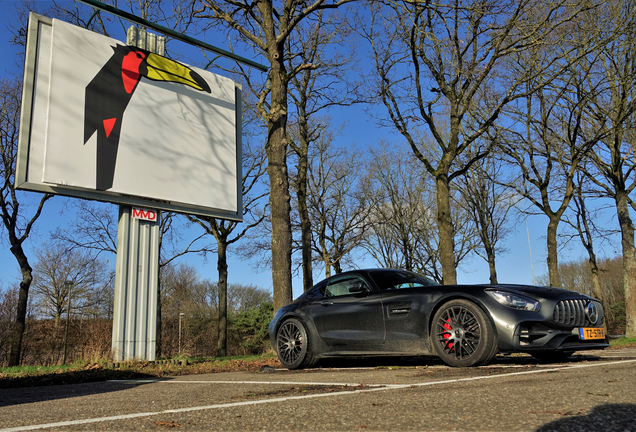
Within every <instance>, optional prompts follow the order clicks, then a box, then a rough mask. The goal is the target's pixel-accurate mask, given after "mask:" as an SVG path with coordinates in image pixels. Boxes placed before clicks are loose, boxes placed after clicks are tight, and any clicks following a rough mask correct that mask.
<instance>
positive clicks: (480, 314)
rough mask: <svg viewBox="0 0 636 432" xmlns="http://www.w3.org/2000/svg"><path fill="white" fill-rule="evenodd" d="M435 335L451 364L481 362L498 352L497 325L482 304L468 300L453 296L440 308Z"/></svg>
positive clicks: (440, 353)
mask: <svg viewBox="0 0 636 432" xmlns="http://www.w3.org/2000/svg"><path fill="white" fill-rule="evenodd" d="M431 339H432V343H433V347H434V349H435V352H436V353H437V355H438V356H439V357H440V358H441V359H442V360H443V361H444V363H446V364H448V365H450V366H456V367H468V366H479V365H482V364H486V363H488V362H490V361H491V360H492V358H493V357H494V356H495V354H496V353H497V337H496V335H495V330H494V328H493V325H492V324H491V322H490V320H489V319H488V317H487V316H486V314H485V313H484V311H483V310H482V309H481V308H480V307H479V306H477V305H476V304H474V303H472V302H470V301H467V300H452V301H450V302H448V303H446V304H444V305H443V306H442V307H441V308H440V309H439V310H438V311H437V313H436V314H435V317H434V318H433V327H432V329H431Z"/></svg>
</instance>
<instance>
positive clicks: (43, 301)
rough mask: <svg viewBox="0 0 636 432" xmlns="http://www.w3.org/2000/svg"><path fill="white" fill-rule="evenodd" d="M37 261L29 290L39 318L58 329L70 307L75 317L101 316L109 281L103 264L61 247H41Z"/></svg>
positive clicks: (53, 245) (79, 251) (81, 252)
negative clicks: (48, 321) (61, 319)
mask: <svg viewBox="0 0 636 432" xmlns="http://www.w3.org/2000/svg"><path fill="white" fill-rule="evenodd" d="M36 258H37V262H36V263H35V265H34V266H33V288H32V291H33V304H34V305H35V307H36V308H37V310H38V313H39V315H40V316H46V317H50V318H53V319H54V325H55V327H57V326H58V323H59V320H60V318H61V316H62V314H64V313H66V314H70V312H69V310H68V305H69V304H71V311H74V313H75V314H78V313H79V314H81V315H84V316H87V317H95V316H100V315H102V312H103V311H104V310H105V309H106V308H104V304H103V303H104V301H106V300H107V293H106V290H107V289H108V282H109V275H108V266H107V265H106V263H105V262H103V261H101V260H99V259H97V258H95V257H93V256H91V255H90V254H89V253H88V252H87V251H85V250H68V249H66V248H65V247H63V246H62V245H60V244H44V245H43V246H42V247H40V249H38V250H37V252H36ZM69 297H72V302H69Z"/></svg>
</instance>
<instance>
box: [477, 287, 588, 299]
mask: <svg viewBox="0 0 636 432" xmlns="http://www.w3.org/2000/svg"><path fill="white" fill-rule="evenodd" d="M480 286H481V287H482V288H484V289H495V290H496V289H499V290H503V291H512V292H518V293H521V294H526V295H529V296H531V297H534V298H537V299H549V300H561V299H566V298H581V297H583V298H591V297H590V296H587V295H585V294H582V293H579V292H575V291H570V290H566V289H563V288H554V287H542V286H534V285H514V284H498V285H490V284H489V285H480Z"/></svg>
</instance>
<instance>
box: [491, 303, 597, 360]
mask: <svg viewBox="0 0 636 432" xmlns="http://www.w3.org/2000/svg"><path fill="white" fill-rule="evenodd" d="M585 301H590V300H588V299H574V302H579V303H581V302H583V303H582V304H585V303H584V302H585ZM565 302H567V303H572V302H573V300H571V299H566V300H565ZM541 303H542V304H541V306H542V307H541V310H540V311H539V312H527V311H515V310H512V309H509V308H501V307H496V306H493V305H489V306H490V310H491V311H493V312H494V313H493V320H494V322H495V325H496V327H497V333H498V340H499V345H498V350H499V352H501V353H511V352H528V353H531V352H533V351H580V350H591V349H604V348H607V347H608V346H609V340H608V338H607V335H606V336H605V338H604V339H590V340H584V339H581V338H580V337H579V328H582V327H586V328H587V327H593V328H600V327H602V325H603V312H602V308H600V309H599V310H600V316H599V319H598V321H597V322H596V323H595V324H592V323H591V322H590V321H589V319H588V318H586V316H584V315H581V314H580V313H579V311H578V310H576V309H574V308H573V309H572V312H571V313H570V314H569V315H568V314H566V316H565V318H564V316H563V308H562V307H561V306H562V305H563V303H564V300H555V301H549V300H546V299H543V300H542V302H541ZM599 305H600V303H599ZM579 309H580V308H579Z"/></svg>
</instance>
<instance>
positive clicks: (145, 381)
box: [108, 379, 384, 387]
mask: <svg viewBox="0 0 636 432" xmlns="http://www.w3.org/2000/svg"><path fill="white" fill-rule="evenodd" d="M108 382H120V383H131V384H134V383H148V382H153V383H158V384H185V383H188V384H190V383H193V384H284V385H303V386H311V385H315V386H340V387H360V386H365V387H378V386H382V385H384V384H353V383H339V382H297V381H203V380H199V381H188V380H174V379H173V380H153V381H151V380H108Z"/></svg>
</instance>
